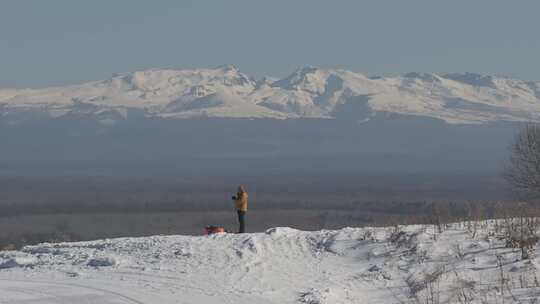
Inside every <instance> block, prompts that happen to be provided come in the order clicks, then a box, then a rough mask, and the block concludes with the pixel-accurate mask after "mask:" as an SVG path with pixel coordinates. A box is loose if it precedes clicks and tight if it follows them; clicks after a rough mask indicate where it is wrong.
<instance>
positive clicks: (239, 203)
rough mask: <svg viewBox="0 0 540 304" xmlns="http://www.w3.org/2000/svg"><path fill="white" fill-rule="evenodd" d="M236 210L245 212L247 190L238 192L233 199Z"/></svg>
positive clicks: (246, 207) (246, 208)
mask: <svg viewBox="0 0 540 304" xmlns="http://www.w3.org/2000/svg"><path fill="white" fill-rule="evenodd" d="M234 205H235V207H236V210H238V211H244V212H246V211H247V210H248V194H247V192H245V191H243V192H238V193H237V194H236V200H235V201H234Z"/></svg>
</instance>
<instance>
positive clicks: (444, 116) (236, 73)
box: [0, 65, 540, 124]
mask: <svg viewBox="0 0 540 304" xmlns="http://www.w3.org/2000/svg"><path fill="white" fill-rule="evenodd" d="M128 109H137V110H138V111H142V112H143V113H144V115H145V116H146V117H161V118H190V117H234V118H239V117H244V118H280V119H283V118H298V117H311V118H334V119H340V117H343V116H346V117H348V119H357V120H359V121H363V120H365V119H369V117H372V116H373V115H376V114H377V113H380V112H384V113H396V114H400V115H414V116H425V117H432V118H437V119H441V120H444V121H446V122H449V123H486V122H493V121H531V120H532V121H539V120H540V83H535V82H525V81H521V80H517V79H511V78H503V77H493V76H485V75H479V74H473V73H463V74H458V73H453V74H446V75H442V76H440V75H437V74H431V73H407V74H405V75H403V76H394V77H367V76H365V75H363V74H359V73H355V72H351V71H346V70H332V69H321V68H317V67H313V66H305V67H301V68H298V69H296V70H295V71H294V72H293V73H291V74H290V75H289V76H287V77H284V78H282V79H278V80H274V79H262V80H259V81H257V80H255V79H254V78H253V77H251V76H249V75H247V74H244V73H242V72H241V71H240V70H239V69H238V68H237V67H235V66H233V65H223V66H219V67H217V68H203V69H150V70H145V71H137V72H133V73H122V74H114V75H113V76H112V77H111V78H109V79H107V80H104V81H97V82H90V83H85V84H81V85H72V86H65V87H55V88H45V89H38V90H31V89H23V90H18V89H0V124H2V123H8V124H13V123H15V124H16V123H20V122H21V121H28V120H32V119H35V117H39V119H47V118H48V119H54V118H58V117H63V116H70V115H74V113H77V115H78V116H77V117H81V116H80V115H83V114H84V115H86V117H88V118H92V119H97V120H98V121H101V122H104V121H106V123H107V124H110V123H114V122H115V121H116V120H117V119H129V117H128V116H129V115H128V114H126V113H128V111H127V110H128ZM103 113H115V114H114V115H110V114H108V115H107V118H106V119H104V118H103V117H104V114H103ZM344 114H346V115H344ZM111 117H112V118H111Z"/></svg>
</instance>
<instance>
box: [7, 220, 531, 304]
mask: <svg viewBox="0 0 540 304" xmlns="http://www.w3.org/2000/svg"><path fill="white" fill-rule="evenodd" d="M493 225H494V222H493V221H492V222H482V223H478V225H477V226H475V227H477V228H478V231H477V232H476V233H475V234H473V233H471V232H470V229H468V228H467V225H466V224H459V223H458V224H453V225H450V226H449V227H448V228H447V229H446V230H444V231H443V232H442V233H439V232H438V231H437V229H435V227H433V226H407V227H390V228H344V229H341V230H336V231H327V230H323V231H314V232H306V231H299V230H295V229H291V228H274V229H270V230H268V231H266V232H264V233H254V234H243V235H236V234H216V235H211V236H201V237H199V236H154V237H144V238H121V239H110V240H101V241H93V242H81V243H61V244H41V245H37V246H28V247H25V248H24V249H22V250H21V251H18V252H4V253H1V254H0V265H2V267H0V268H1V270H0V299H1V300H2V302H5V303H13V304H16V303H73V302H75V301H86V302H88V303H139V304H141V303H146V304H149V303H160V304H161V303H201V304H204V303H311V304H317V303H333V304H334V303H499V302H501V301H502V299H503V298H504V301H505V303H512V302H516V303H518V302H520V301H521V303H524V302H527V303H528V301H529V300H531V299H535V298H537V297H538V296H540V288H539V287H538V279H537V268H538V263H539V260H538V259H537V258H535V257H534V258H532V259H531V260H526V261H522V260H520V259H519V256H520V252H519V250H515V249H512V248H506V247H505V246H504V240H503V239H501V238H499V237H498V236H497V234H495V233H493V231H494V230H493V229H492V227H493ZM501 274H502V276H503V278H504V279H503V280H501V279H500V278H501ZM433 297H437V298H436V299H435V298H433ZM430 300H433V301H438V302H429V301H430ZM93 301H94V302H93ZM426 301H428V302H426ZM496 301H499V302H496ZM86 302H85V303H86Z"/></svg>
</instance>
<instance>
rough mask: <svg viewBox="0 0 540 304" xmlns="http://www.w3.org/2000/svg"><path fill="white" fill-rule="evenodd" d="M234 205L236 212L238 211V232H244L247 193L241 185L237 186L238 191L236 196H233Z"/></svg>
mask: <svg viewBox="0 0 540 304" xmlns="http://www.w3.org/2000/svg"><path fill="white" fill-rule="evenodd" d="M232 199H233V200H234V206H235V207H236V212H237V213H238V223H239V225H240V228H239V229H238V233H244V232H246V219H245V218H246V212H247V208H248V194H247V192H246V190H245V189H244V187H243V186H239V187H238V192H237V193H236V196H233V197H232Z"/></svg>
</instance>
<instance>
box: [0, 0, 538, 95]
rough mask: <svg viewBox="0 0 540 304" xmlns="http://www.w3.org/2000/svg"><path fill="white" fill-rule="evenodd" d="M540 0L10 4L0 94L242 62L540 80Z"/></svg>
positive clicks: (275, 69)
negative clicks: (129, 73) (4, 90)
mask: <svg viewBox="0 0 540 304" xmlns="http://www.w3.org/2000/svg"><path fill="white" fill-rule="evenodd" d="M538 12H540V1H507V0H505V1H499V0H485V1H484V0H478V1H471V0H468V1H462V0H452V1H433V0H429V1H428V0H426V1H420V0H418V1H417V0H407V1H403V0H395V1H386V0H377V1H360V0H356V1H352V0H351V1H345V0H332V1H330V0H326V1H319V0H272V1H258V0H227V1H224V0H215V1H206V0H196V1H181V0H175V1H173V0H170V1H168V0H162V1H161V0H153V1H142V0H91V1H74V0H47V1H43V0H34V1H31V0H0V87H43V86H49V85H62V84H70V83H79V82H83V81H89V80H97V79H104V78H107V77H109V76H110V75H111V74H112V73H114V72H126V71H135V70H141V69H147V68H165V67H171V68H189V67H213V66H218V65H221V64H225V63H227V64H234V65H236V66H238V67H239V68H240V69H241V70H243V71H245V72H246V73H249V74H253V75H255V76H262V75H270V76H284V75H286V74H288V73H290V72H292V71H293V70H294V69H295V68H296V67H298V66H303V65H314V66H320V67H327V68H334V67H337V68H346V69H350V70H354V71H357V72H362V73H365V74H369V75H393V74H402V73H406V72H410V71H418V72H436V73H445V72H465V71H469V72H479V73H486V74H501V75H508V76H512V77H517V78H521V79H525V80H540V60H539V59H540V58H539V55H540V18H538Z"/></svg>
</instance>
